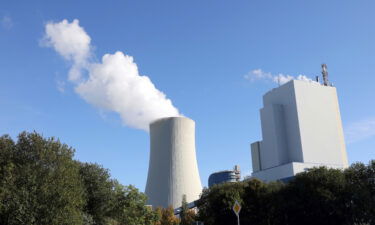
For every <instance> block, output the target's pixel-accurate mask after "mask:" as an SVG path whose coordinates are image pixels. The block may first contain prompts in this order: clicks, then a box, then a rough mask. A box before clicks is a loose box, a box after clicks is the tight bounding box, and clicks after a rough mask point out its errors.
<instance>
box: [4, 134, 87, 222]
mask: <svg viewBox="0 0 375 225" xmlns="http://www.w3.org/2000/svg"><path fill="white" fill-rule="evenodd" d="M73 154H74V149H72V148H70V147H68V146H67V145H65V144H61V143H60V142H59V141H58V140H55V139H54V138H48V139H45V138H43V137H42V136H41V135H39V134H37V133H35V132H34V133H26V132H23V133H21V134H20V135H19V136H18V141H17V143H14V142H13V141H12V140H11V138H10V137H9V136H2V137H1V138H0V159H1V160H0V161H1V162H0V164H1V165H0V168H1V169H0V171H1V176H2V177H1V180H2V181H1V183H0V186H1V187H0V190H1V192H0V193H1V194H0V224H4V225H8V224H9V225H13V224H31V225H33V224H38V225H44V224H46V225H47V224H48V225H54V224H56V225H57V224H59V225H62V224H77V225H79V224H82V213H81V212H82V211H81V209H82V207H83V204H84V195H83V193H84V191H83V186H82V182H81V179H80V176H79V174H78V169H79V167H78V165H77V163H76V162H75V161H74V160H73V159H72V157H73Z"/></svg>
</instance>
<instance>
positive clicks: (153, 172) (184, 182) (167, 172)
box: [145, 117, 202, 208]
mask: <svg viewBox="0 0 375 225" xmlns="http://www.w3.org/2000/svg"><path fill="white" fill-rule="evenodd" d="M145 192H146V195H147V196H148V202H147V204H149V205H153V206H154V207H157V206H162V207H168V206H172V207H174V208H177V207H180V206H181V202H182V197H183V195H186V200H187V201H188V202H192V201H195V200H197V199H199V195H200V193H201V192H202V185H201V181H200V177H199V171H198V165H197V160H196V153H195V123H194V121H193V120H191V119H189V118H186V117H168V118H163V119H160V120H157V121H155V122H153V123H151V125H150V162H149V170H148V177H147V184H146V191H145Z"/></svg>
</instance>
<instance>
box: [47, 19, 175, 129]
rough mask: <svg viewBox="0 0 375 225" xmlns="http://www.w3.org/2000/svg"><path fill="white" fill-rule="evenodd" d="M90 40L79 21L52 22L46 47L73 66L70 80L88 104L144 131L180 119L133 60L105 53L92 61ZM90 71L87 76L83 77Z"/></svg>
mask: <svg viewBox="0 0 375 225" xmlns="http://www.w3.org/2000/svg"><path fill="white" fill-rule="evenodd" d="M90 41H91V38H90V36H88V34H87V33H86V32H85V30H84V29H83V28H82V27H81V26H80V25H79V21H78V20H73V22H72V23H69V22H68V21H67V20H63V21H61V22H58V23H53V22H49V23H47V24H46V27H45V37H44V41H43V42H44V44H45V45H46V46H49V47H52V48H53V49H55V51H56V52H58V53H59V54H60V55H61V56H63V57H64V58H65V59H66V60H68V61H70V62H71V63H72V67H71V69H70V71H69V80H70V81H72V82H73V83H74V84H75V85H76V87H75V91H76V92H77V93H78V94H79V95H80V96H81V97H82V98H83V99H85V100H86V101H87V102H88V103H90V104H92V105H94V106H96V107H98V108H100V109H105V110H109V111H114V112H117V113H119V114H120V116H121V118H122V121H123V122H124V124H126V125H128V126H131V127H134V128H138V129H143V130H146V131H147V130H148V129H149V127H148V126H149V123H150V122H152V121H154V120H156V119H159V118H162V117H169V116H180V114H179V112H178V109H177V108H175V107H174V106H173V104H172V101H171V100H170V99H168V98H167V97H166V95H165V94H164V93H163V92H161V91H159V90H158V89H157V88H156V87H155V85H154V84H153V83H152V82H151V80H150V79H149V78H148V77H147V76H141V75H140V74H139V72H138V67H137V64H136V63H135V62H134V60H133V57H131V56H128V55H125V54H124V53H122V52H120V51H118V52H116V53H115V54H105V55H104V56H103V57H102V62H101V63H94V62H92V60H91V56H92V46H91V44H90ZM82 71H86V72H87V77H84V76H83V75H82Z"/></svg>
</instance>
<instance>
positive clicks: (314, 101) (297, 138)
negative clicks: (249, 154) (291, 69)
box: [253, 80, 348, 177]
mask: <svg viewBox="0 0 375 225" xmlns="http://www.w3.org/2000/svg"><path fill="white" fill-rule="evenodd" d="M263 105H264V106H263V108H262V109H261V110H260V114H261V125H262V137H263V140H262V141H261V142H260V150H259V153H260V161H261V162H260V164H261V165H262V170H261V171H258V172H254V173H253V175H254V176H257V175H258V176H261V177H277V176H281V174H284V175H286V174H288V173H289V176H293V175H294V173H295V171H294V170H291V169H290V168H289V167H287V166H285V165H287V164H290V163H303V165H307V164H309V165H310V164H311V165H327V166H329V167H339V168H345V167H347V166H348V160H347V155H346V149H345V141H344V134H343V129H342V123H341V116H340V110H339V105H338V99H337V93H336V88H334V87H329V86H323V85H321V84H319V83H316V82H306V81H299V80H292V81H290V82H288V83H286V84H284V85H282V86H281V87H278V88H274V89H272V90H271V91H269V92H267V93H266V94H265V95H264V96H263ZM287 168H289V169H287ZM268 169H270V170H268ZM254 171H256V170H254ZM282 171H284V172H282ZM288 171H289V172H288ZM291 171H294V172H291ZM267 173H268V174H267ZM259 174H262V175H259ZM284 175H283V176H284Z"/></svg>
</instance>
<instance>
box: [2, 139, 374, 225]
mask: <svg viewBox="0 0 375 225" xmlns="http://www.w3.org/2000/svg"><path fill="white" fill-rule="evenodd" d="M73 156H74V149H72V148H71V147H69V146H67V145H65V144H62V143H61V142H60V141H59V140H56V139H54V138H43V137H42V136H41V135H39V134H37V133H35V132H34V133H25V132H24V133H21V134H20V135H19V136H18V139H17V141H14V140H12V139H11V138H10V137H9V136H7V135H5V136H2V137H0V224H1V225H20V224H22V225H23V224H27V225H68V224H69V225H190V224H192V223H193V222H194V221H203V222H204V224H205V225H224V224H225V225H230V224H233V225H235V224H237V218H236V216H235V214H234V213H233V211H232V206H233V203H234V201H236V200H237V201H239V202H240V204H241V206H242V209H241V212H240V220H241V224H242V225H253V224H254V225H263V224H264V225H279V224H280V225H281V224H283V225H284V224H289V225H294V224H298V225H301V224H304V225H309V224H320V225H321V224H340V225H341V224H342V225H346V224H347V225H349V224H350V225H354V224H355V225H360V224H363V225H364V224H375V161H371V162H370V163H369V164H368V165H364V164H362V163H357V164H353V165H352V166H351V167H350V168H348V169H346V170H344V171H342V170H335V169H327V168H316V169H312V170H310V171H307V172H304V173H301V174H298V175H297V176H296V177H295V179H293V180H292V181H290V182H289V183H287V184H284V183H280V182H274V183H263V182H261V181H259V180H255V179H254V180H249V181H243V182H237V183H227V184H221V185H216V186H214V187H212V188H210V189H204V191H203V193H202V196H201V198H200V200H199V201H198V214H197V215H196V214H195V211H193V210H189V209H188V208H187V203H186V201H184V202H183V207H182V212H181V216H180V218H177V217H175V216H174V211H173V209H172V208H167V209H161V208H158V209H154V210H152V209H150V208H149V207H147V206H146V205H145V204H146V196H145V195H144V194H143V193H141V192H139V191H138V190H137V189H136V188H135V187H133V186H131V185H130V186H123V185H121V184H120V183H119V182H118V181H116V180H115V179H112V178H111V177H110V174H109V172H108V170H107V169H105V168H103V167H101V166H100V165H97V164H92V163H82V162H79V161H77V160H74V159H73Z"/></svg>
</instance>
